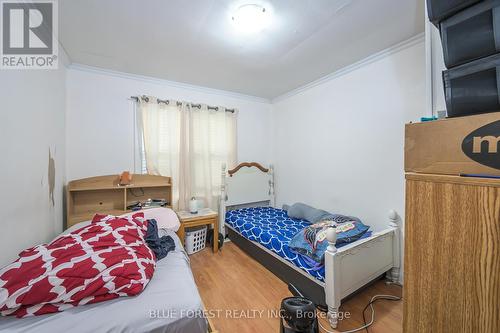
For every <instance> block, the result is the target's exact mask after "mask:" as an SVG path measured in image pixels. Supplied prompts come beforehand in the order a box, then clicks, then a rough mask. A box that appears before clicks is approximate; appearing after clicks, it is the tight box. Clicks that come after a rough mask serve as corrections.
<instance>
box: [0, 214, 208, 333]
mask: <svg viewBox="0 0 500 333" xmlns="http://www.w3.org/2000/svg"><path fill="white" fill-rule="evenodd" d="M146 229H147V220H145V219H144V216H143V215H142V214H135V215H131V216H128V217H125V218H117V217H114V216H104V215H102V216H99V215H96V217H94V219H93V221H90V222H83V223H80V224H78V225H76V226H73V227H72V228H71V229H70V230H68V231H66V232H65V233H63V234H61V235H60V236H58V237H57V238H56V239H54V240H53V241H52V242H50V243H48V244H42V245H39V246H36V247H33V248H30V249H27V250H25V251H23V252H21V253H20V254H19V258H18V260H16V261H15V262H13V263H12V264H10V265H7V266H5V267H3V268H1V269H0V314H1V315H2V316H1V317H0V331H8V332H28V331H34V330H36V331H37V332H64V331H72V332H188V331H189V332H193V333H197V332H204V333H205V332H206V331H207V326H206V320H205V318H204V317H203V315H202V314H203V312H202V309H203V307H202V303H201V300H200V297H199V294H198V290H197V288H196V285H195V283H194V279H193V276H192V273H191V269H190V266H189V259H188V258H187V256H186V254H185V253H184V250H183V248H182V246H181V245H180V242H179V239H178V238H177V236H176V234H175V232H173V231H172V230H168V229H160V230H159V231H158V233H159V234H161V235H168V236H170V237H172V238H173V239H174V241H175V250H173V251H171V252H169V253H168V255H167V256H166V258H164V259H162V260H160V261H157V260H156V259H157V258H156V257H155V254H154V253H153V251H152V250H151V249H150V248H149V247H148V245H147V243H146V241H145V235H146Z"/></svg>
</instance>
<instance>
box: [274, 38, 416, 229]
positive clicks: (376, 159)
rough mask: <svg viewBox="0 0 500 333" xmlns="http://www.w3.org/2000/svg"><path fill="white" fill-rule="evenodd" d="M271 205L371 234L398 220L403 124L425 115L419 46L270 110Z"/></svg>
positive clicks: (401, 200) (401, 210) (401, 196)
mask: <svg viewBox="0 0 500 333" xmlns="http://www.w3.org/2000/svg"><path fill="white" fill-rule="evenodd" d="M273 106H274V112H273V114H274V121H273V122H274V127H273V132H274V138H273V143H274V149H273V158H274V164H275V168H276V192H277V203H278V205H281V204H283V203H288V204H290V203H294V202H297V201H303V202H305V203H308V204H311V205H313V206H316V207H320V208H322V209H326V210H329V211H332V212H338V213H344V214H352V215H356V216H358V217H360V218H361V219H362V220H363V221H365V223H367V224H369V225H371V226H373V227H374V228H375V229H380V228H385V227H387V225H388V217H387V212H388V211H389V210H390V209H395V210H397V212H398V213H399V214H400V215H401V216H404V197H405V196H404V169H403V146H404V124H405V123H407V122H409V121H415V120H418V119H419V118H420V117H421V116H423V115H424V114H425V49H424V42H423V41H422V40H420V42H418V43H417V44H415V45H413V46H410V47H408V48H405V49H403V50H400V51H398V52H396V53H393V54H390V55H387V56H385V57H383V58H381V59H379V60H377V61H375V62H371V63H368V64H366V65H364V66H362V67H360V68H357V69H355V70H354V71H351V72H348V73H346V74H344V75H341V76H339V77H336V78H333V79H332V80H329V81H327V82H324V83H321V84H319V85H317V86H314V87H312V88H310V89H308V90H305V91H303V92H300V93H298V94H297V95H294V96H292V97H288V98H286V99H284V100H281V101H278V102H277V103H275V104H274V105H273Z"/></svg>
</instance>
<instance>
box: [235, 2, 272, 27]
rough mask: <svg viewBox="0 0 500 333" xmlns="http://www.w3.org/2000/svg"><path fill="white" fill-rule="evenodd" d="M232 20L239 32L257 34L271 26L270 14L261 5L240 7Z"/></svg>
mask: <svg viewBox="0 0 500 333" xmlns="http://www.w3.org/2000/svg"><path fill="white" fill-rule="evenodd" d="M231 19H232V20H233V23H234V24H235V26H236V28H237V29H238V30H239V31H241V32H244V33H256V32H259V31H262V30H263V29H264V28H266V26H267V25H268V24H269V13H268V11H266V8H265V7H263V6H261V5H257V4H247V5H243V6H240V7H238V8H237V9H236V11H235V13H234V15H233V16H232V18H231Z"/></svg>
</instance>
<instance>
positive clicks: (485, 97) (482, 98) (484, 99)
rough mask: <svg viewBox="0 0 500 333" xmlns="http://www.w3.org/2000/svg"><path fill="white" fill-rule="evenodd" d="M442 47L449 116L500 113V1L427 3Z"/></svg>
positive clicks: (475, 0)
mask: <svg viewBox="0 0 500 333" xmlns="http://www.w3.org/2000/svg"><path fill="white" fill-rule="evenodd" d="M427 11H428V14H429V19H430V21H431V22H432V23H434V24H435V25H436V26H437V27H438V28H439V31H440V34H441V43H442V44H443V54H444V62H445V65H446V68H447V70H445V71H443V83H444V91H445V98H446V108H447V112H448V117H460V116H467V115H473V114H480V113H487V112H494V111H500V0H483V1H478V0H427Z"/></svg>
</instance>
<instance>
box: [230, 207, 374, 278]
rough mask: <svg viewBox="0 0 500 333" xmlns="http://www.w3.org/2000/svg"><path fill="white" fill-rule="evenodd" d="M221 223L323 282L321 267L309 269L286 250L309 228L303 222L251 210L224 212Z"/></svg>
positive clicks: (279, 212)
mask: <svg viewBox="0 0 500 333" xmlns="http://www.w3.org/2000/svg"><path fill="white" fill-rule="evenodd" d="M225 221H226V224H228V225H229V226H231V227H232V228H233V229H234V230H235V231H236V232H238V233H239V234H241V235H242V236H243V237H245V238H246V239H248V240H251V241H254V242H257V243H259V244H261V245H262V246H264V247H265V248H267V249H268V250H270V251H272V252H273V253H275V254H277V255H278V256H280V257H281V258H283V259H285V260H286V261H288V262H289V263H291V264H293V265H295V266H296V267H298V268H300V269H301V270H303V271H305V272H307V273H308V274H310V275H311V276H312V277H314V278H316V279H317V280H319V281H324V279H325V267H324V265H317V264H316V265H311V261H310V260H307V259H305V258H304V257H303V256H301V255H300V254H297V253H295V252H293V251H292V250H291V249H290V248H289V247H288V243H289V242H290V240H291V239H292V238H293V236H295V234H297V233H298V232H299V231H301V230H302V229H304V228H305V227H307V226H308V225H310V223H309V222H307V221H306V220H300V219H293V218H290V217H288V215H287V213H286V211H284V210H282V209H278V208H273V207H254V208H243V209H236V210H231V211H228V212H226V219H225ZM370 235H371V232H367V233H365V234H364V235H363V236H362V237H361V238H366V237H369V236H370ZM345 245H347V244H342V245H341V246H339V247H342V246H345Z"/></svg>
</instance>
